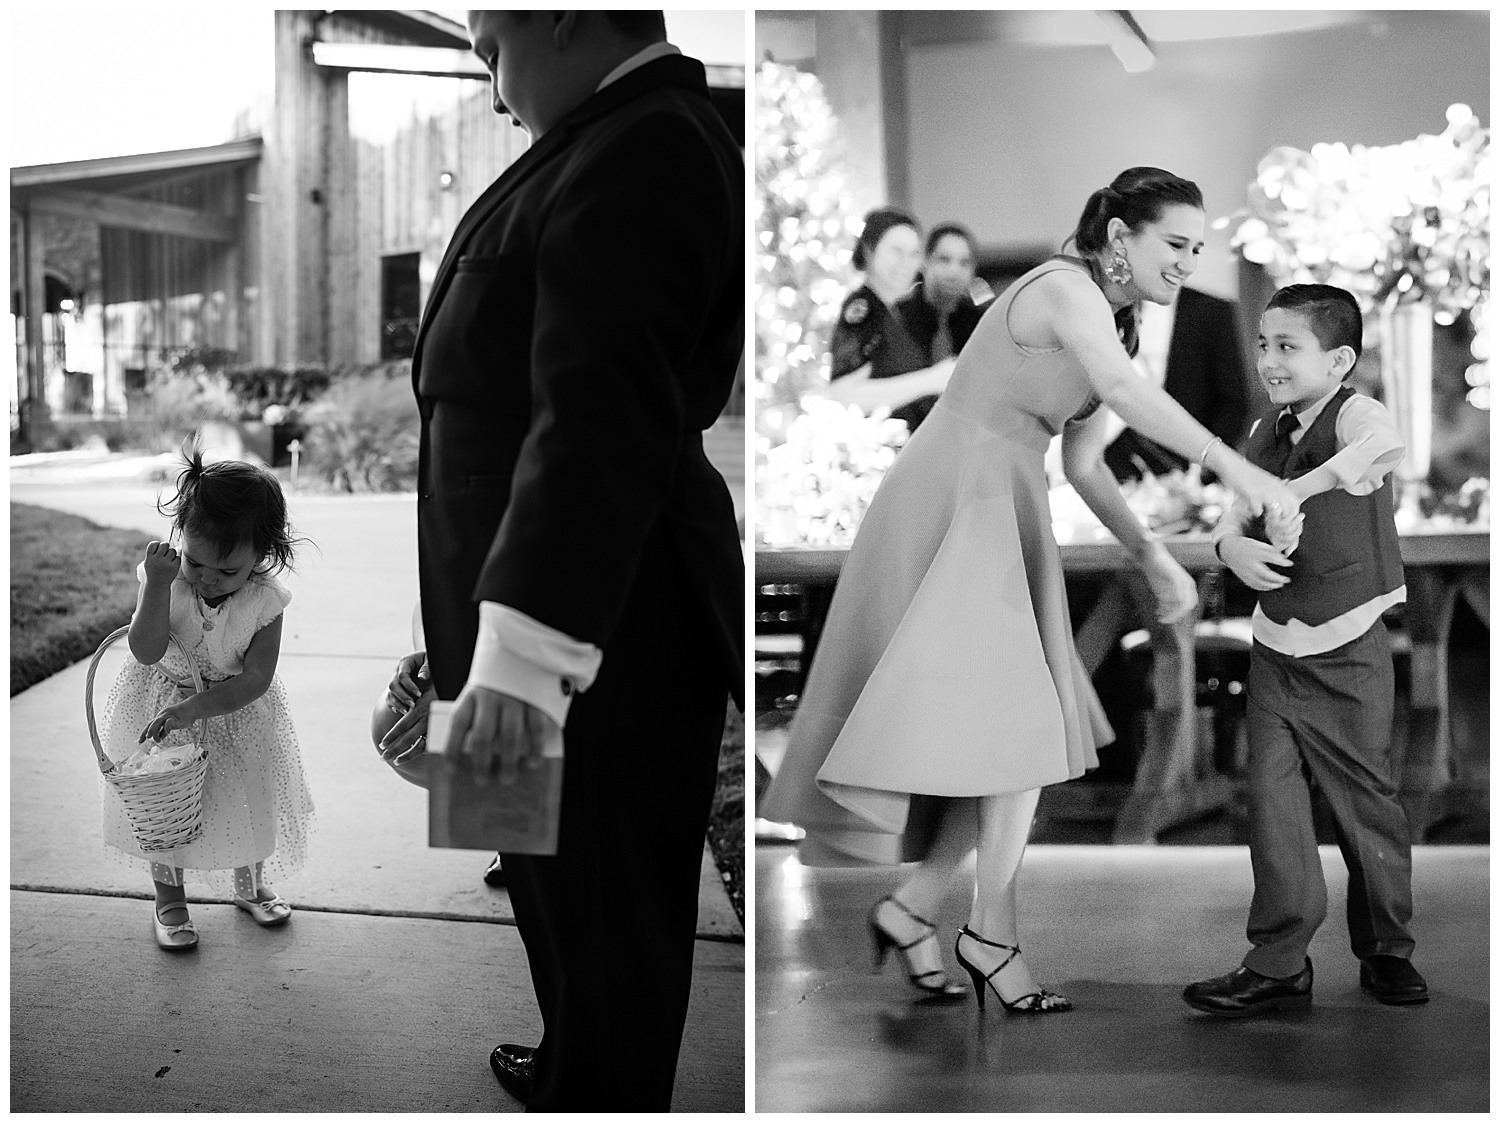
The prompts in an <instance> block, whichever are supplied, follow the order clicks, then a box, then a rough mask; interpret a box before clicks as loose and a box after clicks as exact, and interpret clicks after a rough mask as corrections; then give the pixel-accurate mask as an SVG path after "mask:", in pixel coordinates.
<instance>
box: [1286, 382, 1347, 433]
mask: <svg viewBox="0 0 1500 1123" xmlns="http://www.w3.org/2000/svg"><path fill="white" fill-rule="evenodd" d="M1343 388H1344V384H1343V383H1342V382H1340V383H1339V384H1338V385H1337V386H1335V387H1334V388H1333V389H1332V390H1330V391H1328V393H1326V394H1324V395H1323V396H1322V397H1321V398H1319V399H1318V400H1317V401H1315V402H1313V404H1312V405H1310V406H1308V407H1307V408H1306V409H1304V410H1303V411H1302V412H1301V413H1298V414H1297V415H1296V418H1297V428H1296V429H1294V430H1293V431H1292V439H1293V442H1294V443H1295V442H1296V441H1298V440H1300V439H1301V437H1302V434H1303V433H1305V432H1307V427H1308V426H1309V425H1311V424H1312V423H1313V422H1314V421H1316V420H1317V419H1318V414H1320V413H1322V412H1323V407H1324V406H1326V405H1327V404H1328V403H1329V402H1331V401H1332V400H1333V396H1334V395H1335V394H1337V393H1338V392H1339V391H1340V390H1342V389H1343ZM1291 412H1292V407H1291V406H1287V407H1286V408H1284V409H1283V410H1282V411H1281V413H1278V414H1277V415H1276V416H1277V417H1280V416H1282V414H1287V413H1291Z"/></svg>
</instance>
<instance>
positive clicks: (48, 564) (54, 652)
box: [10, 503, 150, 695]
mask: <svg viewBox="0 0 1500 1123" xmlns="http://www.w3.org/2000/svg"><path fill="white" fill-rule="evenodd" d="M148 541H150V539H149V538H147V536H146V535H144V534H142V533H141V532H140V531H136V530H117V529H113V528H110V527H101V526H98V525H96V524H94V523H91V522H89V521H88V520H87V519H82V518H79V517H78V516H77V515H67V514H63V513H62V512H60V511H49V510H46V509H44V508H42V507H32V506H28V505H27V504H25V503H12V504H11V505H10V692H11V694H12V695H15V694H18V693H20V692H21V691H22V690H25V689H26V688H27V687H28V686H32V685H34V684H36V683H38V682H41V681H42V679H44V678H47V677H48V676H49V675H54V674H56V673H57V672H58V671H61V670H63V669H64V668H66V667H69V666H71V665H72V664H74V663H76V662H78V661H79V660H80V659H86V658H88V657H89V656H90V655H92V654H93V652H94V649H95V648H96V647H98V646H99V641H100V640H102V639H103V638H104V637H105V636H107V635H109V633H110V632H112V631H114V630H115V629H116V628H118V627H121V626H122V625H124V624H128V623H130V614H131V613H132V612H133V611H134V610H135V594H136V588H137V582H136V579H135V567H136V564H137V563H138V562H139V561H140V560H141V558H143V557H144V556H145V553H146V543H147V542H148Z"/></svg>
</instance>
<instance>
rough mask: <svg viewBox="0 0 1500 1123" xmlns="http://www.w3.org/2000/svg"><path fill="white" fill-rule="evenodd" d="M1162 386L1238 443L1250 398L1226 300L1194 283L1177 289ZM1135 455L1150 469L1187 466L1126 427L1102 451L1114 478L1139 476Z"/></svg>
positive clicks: (1161, 470)
mask: <svg viewBox="0 0 1500 1123" xmlns="http://www.w3.org/2000/svg"><path fill="white" fill-rule="evenodd" d="M1164 388H1165V389H1166V391H1167V393H1168V394H1170V395H1171V396H1172V397H1173V398H1175V399H1176V400H1177V401H1178V402H1180V403H1181V404H1182V405H1183V407H1184V408H1186V409H1187V411H1188V412H1189V413H1191V414H1192V415H1193V416H1194V417H1195V418H1197V419H1198V421H1200V422H1202V423H1203V424H1204V425H1205V426H1207V427H1208V429H1209V430H1210V431H1212V432H1213V433H1214V435H1215V436H1219V437H1223V438H1224V443H1225V444H1227V445H1228V446H1229V447H1230V448H1236V447H1238V446H1239V443H1240V441H1241V440H1242V439H1243V438H1244V435H1245V422H1246V417H1247V415H1248V413H1249V408H1250V403H1249V389H1248V387H1247V385H1246V378H1245V359H1244V352H1243V349H1242V348H1241V347H1240V337H1239V326H1238V325H1237V323H1236V322H1235V311H1234V303H1233V302H1232V301H1228V300H1222V299H1220V298H1219V297H1217V296H1210V295H1209V294H1208V293H1204V292H1198V291H1197V290H1196V289H1183V290H1182V291H1181V292H1180V293H1178V294H1177V314H1176V318H1175V319H1174V320H1173V321H1172V342H1171V345H1170V347H1169V349H1168V351H1167V378H1166V383H1165V387H1164ZM1136 459H1139V460H1141V461H1142V462H1144V463H1145V465H1146V467H1147V468H1149V469H1150V470H1151V471H1152V473H1154V474H1156V475H1162V474H1164V473H1166V472H1170V471H1172V470H1173V469H1174V468H1185V467H1186V466H1187V461H1186V460H1184V459H1183V458H1182V457H1180V456H1178V455H1177V454H1176V453H1175V452H1172V451H1170V450H1169V449H1165V448H1163V447H1162V446H1161V445H1159V444H1157V443H1156V442H1155V441H1153V440H1150V439H1148V438H1146V437H1143V436H1141V434H1139V433H1137V432H1136V431H1135V430H1134V429H1126V430H1125V431H1124V432H1123V433H1121V434H1120V435H1119V436H1118V437H1116V438H1115V439H1114V440H1113V441H1112V442H1110V445H1109V447H1108V448H1107V449H1105V451H1104V461H1105V463H1106V464H1108V465H1109V467H1110V470H1111V471H1112V472H1114V474H1115V478H1116V479H1119V480H1127V479H1138V478H1139V477H1140V474H1141V472H1140V468H1139V467H1138V466H1137V465H1136V463H1135V460H1136Z"/></svg>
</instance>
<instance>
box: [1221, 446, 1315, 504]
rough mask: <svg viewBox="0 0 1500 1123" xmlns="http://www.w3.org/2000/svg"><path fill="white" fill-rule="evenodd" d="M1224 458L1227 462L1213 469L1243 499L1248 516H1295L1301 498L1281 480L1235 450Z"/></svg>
mask: <svg viewBox="0 0 1500 1123" xmlns="http://www.w3.org/2000/svg"><path fill="white" fill-rule="evenodd" d="M1224 459H1225V460H1226V461H1227V463H1226V464H1225V465H1224V468H1216V469H1215V471H1217V472H1218V473H1219V475H1221V476H1223V477H1224V478H1225V480H1226V481H1227V482H1228V483H1229V486H1230V487H1231V488H1232V489H1233V490H1234V493H1235V494H1236V495H1238V496H1239V497H1240V498H1241V499H1243V500H1244V501H1245V505H1246V506H1247V507H1249V508H1250V513H1251V514H1252V515H1261V514H1264V515H1267V516H1268V517H1273V518H1280V519H1293V518H1295V517H1296V516H1297V513H1298V510H1299V509H1300V508H1301V506H1302V500H1301V499H1300V498H1299V497H1298V495H1297V493H1296V492H1295V491H1293V490H1292V488H1291V487H1290V486H1289V485H1288V484H1287V482H1286V481H1285V480H1283V479H1278V478H1277V477H1275V476H1273V475H1271V473H1270V472H1267V471H1265V470H1264V469H1262V468H1257V467H1256V466H1255V465H1254V464H1251V463H1250V462H1249V461H1248V460H1246V459H1245V458H1244V457H1242V456H1240V455H1238V454H1237V453H1230V454H1229V455H1228V456H1226V457H1225V458H1224ZM1226 469H1227V470H1226Z"/></svg>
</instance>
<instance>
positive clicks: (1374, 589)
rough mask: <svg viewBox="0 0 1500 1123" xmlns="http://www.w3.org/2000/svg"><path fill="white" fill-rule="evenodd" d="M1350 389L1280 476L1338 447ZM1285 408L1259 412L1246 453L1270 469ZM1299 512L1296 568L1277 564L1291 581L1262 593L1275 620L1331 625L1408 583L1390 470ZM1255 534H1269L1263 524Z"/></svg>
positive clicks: (1302, 469)
mask: <svg viewBox="0 0 1500 1123" xmlns="http://www.w3.org/2000/svg"><path fill="white" fill-rule="evenodd" d="M1353 393H1354V389H1353V388H1352V387H1350V386H1343V387H1340V389H1339V391H1338V393H1336V394H1335V395H1334V396H1333V397H1332V399H1330V400H1329V402H1328V404H1327V405H1326V406H1324V407H1323V409H1322V411H1321V412H1320V413H1319V414H1318V416H1317V417H1315V418H1314V419H1313V423H1312V424H1311V425H1310V426H1308V429H1307V432H1306V433H1304V434H1303V436H1302V439H1301V440H1300V441H1298V442H1297V444H1296V445H1295V446H1293V448H1292V454H1291V457H1290V458H1289V459H1288V460H1287V462H1286V467H1285V468H1284V469H1282V471H1281V476H1282V478H1283V479H1288V480H1290V479H1296V478H1297V477H1298V476H1301V475H1305V474H1306V473H1308V472H1310V471H1312V470H1313V469H1314V468H1316V467H1318V465H1320V464H1322V463H1323V462H1324V461H1325V460H1327V459H1329V457H1331V456H1332V455H1333V454H1334V453H1335V452H1337V451H1338V433H1337V424H1338V416H1339V410H1341V409H1342V408H1343V406H1344V403H1345V402H1346V401H1348V400H1349V397H1350V395H1352V394H1353ZM1280 412H1281V411H1280V410H1279V409H1278V410H1276V411H1274V412H1272V413H1270V414H1267V415H1266V416H1265V417H1262V418H1261V422H1260V424H1259V425H1257V426H1256V427H1255V432H1253V433H1251V434H1250V439H1249V441H1248V442H1247V443H1246V445H1245V458H1246V459H1247V460H1249V461H1250V462H1251V463H1252V464H1254V465H1256V466H1257V467H1260V468H1264V469H1265V470H1266V471H1268V472H1275V471H1276V461H1277V459H1278V457H1277V455H1276V417H1277V415H1278V414H1280ZM1302 511H1303V514H1304V515H1305V516H1306V518H1305V519H1304V520H1303V523H1302V538H1301V540H1300V541H1299V542H1298V544H1297V549H1296V550H1295V551H1294V552H1293V554H1292V567H1291V569H1289V570H1288V569H1284V568H1282V567H1280V566H1278V567H1277V572H1278V573H1286V574H1288V575H1289V576H1290V577H1291V580H1290V581H1288V582H1287V583H1286V584H1285V585H1283V586H1281V588H1279V589H1271V590H1269V591H1268V592H1263V593H1261V594H1260V607H1261V611H1262V612H1264V613H1265V614H1266V615H1267V616H1268V617H1270V619H1272V620H1274V621H1275V622H1276V623H1278V624H1285V623H1286V622H1287V621H1288V620H1290V619H1292V618H1293V617H1296V618H1297V619H1298V620H1301V621H1302V622H1303V623H1305V624H1310V625H1314V626H1316V625H1318V624H1326V623H1327V622H1328V621H1330V620H1332V619H1333V618H1334V617H1336V616H1341V615H1343V614H1344V613H1345V612H1348V611H1350V610H1351V609H1354V608H1357V607H1358V606H1359V605H1362V604H1364V603H1365V602H1367V601H1371V600H1374V599H1375V598H1376V597H1378V596H1381V595H1383V594H1385V593H1389V592H1393V591H1394V590H1396V589H1399V588H1400V587H1401V586H1402V585H1403V584H1405V583H1406V576H1405V573H1404V572H1403V570H1402V568H1401V544H1400V542H1399V541H1398V540H1397V538H1396V518H1395V508H1394V505H1393V503H1392V501H1391V480H1390V477H1389V476H1387V477H1386V480H1385V482H1384V483H1382V484H1381V485H1380V487H1379V488H1377V489H1376V490H1375V491H1373V492H1371V493H1370V494H1369V495H1350V494H1349V493H1348V492H1347V491H1345V490H1344V489H1343V488H1341V487H1336V488H1334V489H1333V490H1331V491H1325V492H1322V493H1321V494H1319V495H1314V496H1313V497H1312V498H1311V499H1308V500H1307V501H1306V502H1304V503H1303V504H1302ZM1256 537H1258V538H1264V533H1263V530H1262V529H1261V528H1259V527H1257V533H1256Z"/></svg>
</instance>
